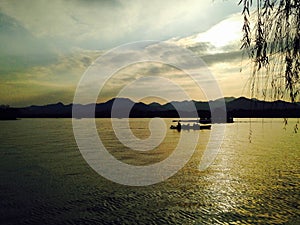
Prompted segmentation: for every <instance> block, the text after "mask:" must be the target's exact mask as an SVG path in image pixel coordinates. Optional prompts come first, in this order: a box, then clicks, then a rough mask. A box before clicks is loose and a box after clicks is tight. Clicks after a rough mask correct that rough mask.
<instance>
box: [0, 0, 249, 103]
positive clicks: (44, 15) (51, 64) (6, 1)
mask: <svg viewBox="0 0 300 225" xmlns="http://www.w3.org/2000/svg"><path fill="white" fill-rule="evenodd" d="M242 22H243V18H242V15H241V6H238V1H236V0H228V1H225V0H186V1H179V0H166V1H161V0H152V1H141V0H140V1H139V0H127V1H121V0H73V1H70V0H52V1H47V0H22V1H17V0H1V1H0V50H1V51H0V104H8V105H11V106H15V107H20V106H28V105H44V104H50V103H56V102H63V103H65V104H69V103H72V101H73V98H74V93H75V90H76V87H77V85H78V83H79V81H80V79H81V78H82V76H83V74H84V73H85V71H86V70H87V69H88V68H89V66H90V65H92V64H93V62H95V60H99V57H100V58H101V57H102V56H103V55H105V54H106V53H107V52H109V51H113V49H115V48H117V47H118V46H120V45H125V44H129V43H134V42H139V41H144V40H156V41H161V42H166V43H169V44H173V45H176V46H180V47H181V48H184V49H188V50H189V51H191V52H192V53H193V54H195V55H197V57H199V58H201V60H203V61H204V62H205V63H206V65H207V67H208V69H209V70H210V72H211V74H213V76H214V78H215V79H216V80H217V82H218V85H219V87H220V90H221V91H222V93H223V95H224V96H226V97H229V96H235V97H239V96H241V95H244V96H245V95H247V92H246V91H245V90H246V89H247V88H245V87H246V85H247V80H248V75H247V60H245V58H246V57H243V56H242V52H241V51H240V50H239V47H240V39H241V37H242V33H241V29H242ZM100 60H101V59H100ZM111 63H112V64H111V65H112V66H113V64H114V62H111ZM241 70H242V71H243V72H241ZM99 76H102V75H101V73H99ZM147 76H149V77H150V76H151V77H153V76H154V77H155V76H161V77H164V78H166V79H170V80H172V82H175V83H176V84H177V85H179V86H182V87H183V88H184V89H185V91H186V92H187V93H189V95H190V97H191V98H192V99H195V100H207V99H206V98H207V96H206V94H205V93H203V92H204V91H203V90H199V87H197V85H195V82H193V80H191V79H190V77H189V76H187V75H186V74H185V73H184V71H182V70H181V69H180V68H175V67H174V66H170V65H164V64H163V63H148V64H147V63H135V64H133V65H129V66H127V67H126V68H120V69H119V70H118V71H116V73H115V74H113V75H112V76H111V78H110V79H109V80H108V81H107V83H105V85H104V88H103V89H102V91H101V93H100V95H99V101H105V100H108V99H110V98H112V97H116V96H119V95H118V93H120V91H121V90H122V88H124V87H127V86H128V85H130V84H131V83H132V82H134V81H137V80H138V79H140V78H143V77H147ZM146 80H147V79H146ZM159 82H160V81H159V79H158V81H157V83H156V84H154V83H153V82H150V81H149V83H147V82H145V79H144V80H143V82H141V83H140V84H139V86H138V87H137V88H136V89H133V90H134V91H133V92H135V93H136V94H137V96H141V93H140V92H143V90H145V89H151V88H152V89H153V87H154V86H153V85H159V84H160V86H158V87H155V89H157V90H161V93H163V94H166V93H167V92H168V93H170V95H168V98H173V99H174V100H184V99H182V98H180V97H179V96H176V92H174V90H173V92H172V90H170V87H167V85H162V84H161V83H159ZM147 93H148V92H147ZM163 94H162V96H163ZM159 95H160V94H159V93H158V92H157V91H156V92H155V94H153V96H152V97H151V96H150V97H149V98H147V97H146V98H144V100H145V102H147V101H148V102H151V99H152V100H153V99H159ZM124 97H126V96H124ZM132 98H134V97H132Z"/></svg>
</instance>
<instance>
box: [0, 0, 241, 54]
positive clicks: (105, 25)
mask: <svg viewBox="0 0 300 225" xmlns="http://www.w3.org/2000/svg"><path fill="white" fill-rule="evenodd" d="M0 7H1V11H2V12H3V13H5V14H6V15H8V16H10V17H12V18H14V19H15V20H16V21H18V22H19V23H20V24H21V25H22V26H23V27H24V28H26V29H27V30H29V31H30V32H31V33H32V34H33V35H34V36H35V37H39V38H41V37H43V38H45V39H48V40H49V41H51V42H52V43H54V44H56V45H57V46H59V47H66V46H77V47H81V48H89V49H107V48H111V47H113V46H116V45H119V44H123V43H127V42H131V41H137V40H145V39H155V40H165V39H169V38H172V37H174V36H179V37H184V36H188V35H191V34H192V33H196V32H200V31H204V30H207V29H208V28H209V27H211V26H212V25H214V24H216V23H217V22H219V21H221V20H222V19H224V18H225V17H226V15H228V14H230V13H233V12H238V11H240V9H239V7H238V6H237V4H236V3H233V2H223V1H215V2H214V1H210V0H207V1H198V0H188V1H173V0H166V1H160V0H153V1H136V0H128V1H116V0H115V1H103V0H102V1H93V0H90V1H82V0H81V1H68V0H53V1H46V0H40V1H33V0H23V1H16V0H3V1H1V3H0ZM28 7H30V10H28ZM212 15H213V16H212Z"/></svg>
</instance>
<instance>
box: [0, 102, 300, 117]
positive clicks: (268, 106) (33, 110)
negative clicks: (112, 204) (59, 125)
mask: <svg viewBox="0 0 300 225" xmlns="http://www.w3.org/2000/svg"><path fill="white" fill-rule="evenodd" d="M116 101H118V102H117V103H118V104H116V107H117V108H116V110H114V114H113V117H120V118H122V117H128V113H126V111H128V110H126V108H128V106H132V108H131V107H130V108H131V110H130V113H129V117H145V118H151V117H165V118H176V117H179V114H178V111H180V112H181V113H184V115H185V116H186V117H189V116H192V117H194V114H192V113H191V111H190V109H189V106H190V103H191V101H173V102H169V103H166V104H159V103H157V102H153V103H150V104H145V103H143V102H137V103H136V102H133V101H132V100H130V99H128V98H118V99H111V100H109V101H107V102H104V103H97V104H87V105H74V106H76V109H77V112H79V114H78V115H75V116H76V117H80V118H84V117H94V116H95V117H97V118H110V117H112V115H111V110H112V107H113V103H114V102H116ZM218 101H220V100H214V101H210V102H204V101H192V103H194V105H195V107H196V109H197V112H198V117H201V118H204V117H205V118H209V117H210V115H211V111H210V107H209V104H210V103H214V105H216V104H218ZM225 105H226V111H227V115H228V117H233V118H243V117H244V118H245V117H262V118H264V117H265V118H268V117H278V118H280V117H286V118H288V117H290V118H292V117H293V118H299V117H300V103H290V102H284V101H273V102H268V101H261V100H257V99H248V98H245V97H239V98H233V97H230V98H225ZM72 107H73V104H68V105H64V104H63V103H61V102H59V103H56V104H48V105H43V106H35V105H32V106H28V107H22V108H6V109H4V108H0V117H1V118H4V117H5V116H3V115H5V114H6V116H7V114H9V115H14V116H15V117H17V118H70V117H72ZM90 107H92V108H94V107H95V114H93V115H89V114H87V112H88V110H87V109H91V108H90ZM114 107H115V106H114ZM176 109H177V110H176ZM219 110H221V108H220V109H219ZM181 115H182V114H181Z"/></svg>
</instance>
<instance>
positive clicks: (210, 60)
mask: <svg viewBox="0 0 300 225" xmlns="http://www.w3.org/2000/svg"><path fill="white" fill-rule="evenodd" d="M201 58H202V59H203V60H204V61H205V62H206V63H207V64H208V65H213V64H216V63H224V62H232V61H235V60H238V59H240V60H242V52H241V51H232V52H224V53H216V54H210V55H203V56H202V57H201Z"/></svg>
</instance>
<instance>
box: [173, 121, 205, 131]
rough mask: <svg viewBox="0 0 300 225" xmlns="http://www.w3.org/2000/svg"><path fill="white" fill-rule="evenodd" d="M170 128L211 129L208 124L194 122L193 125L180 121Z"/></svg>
mask: <svg viewBox="0 0 300 225" xmlns="http://www.w3.org/2000/svg"><path fill="white" fill-rule="evenodd" d="M170 129H172V130H178V131H180V130H209V129H211V125H210V124H199V123H194V124H193V125H190V124H189V123H188V124H181V122H178V123H177V125H171V126H170Z"/></svg>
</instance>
